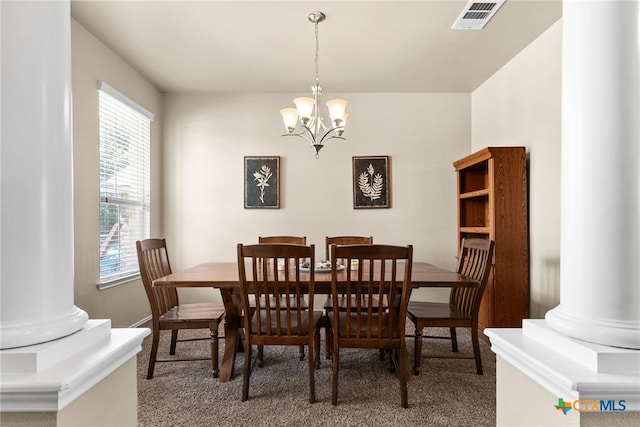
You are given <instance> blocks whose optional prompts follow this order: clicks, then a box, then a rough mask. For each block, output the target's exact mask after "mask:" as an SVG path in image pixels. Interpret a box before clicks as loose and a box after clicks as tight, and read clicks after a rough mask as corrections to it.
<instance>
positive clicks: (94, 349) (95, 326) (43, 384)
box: [0, 320, 149, 425]
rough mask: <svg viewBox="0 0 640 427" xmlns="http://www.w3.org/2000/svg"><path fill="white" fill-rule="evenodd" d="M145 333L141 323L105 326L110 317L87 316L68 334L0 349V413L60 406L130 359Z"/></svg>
mask: <svg viewBox="0 0 640 427" xmlns="http://www.w3.org/2000/svg"><path fill="white" fill-rule="evenodd" d="M148 334H149V329H147V328H130V329H111V321H110V320H89V321H88V322H87V323H86V325H85V327H84V328H82V329H81V330H80V331H78V332H76V333H75V334H72V335H69V336H68V337H64V338H60V339H58V340H54V341H50V342H47V343H43V344H38V345H34V346H29V347H20V348H16V349H10V350H1V351H0V364H1V365H2V376H1V377H0V407H1V408H2V413H3V414H5V413H20V412H23V413H29V412H34V413H35V412H43V413H45V412H58V411H60V410H62V409H63V408H65V407H66V406H67V405H69V404H70V403H72V402H73V401H75V400H76V399H78V398H79V397H80V396H82V395H83V394H84V393H85V392H87V391H88V390H90V389H91V388H92V387H94V386H95V385H96V384H98V383H99V382H101V381H102V380H104V379H105V378H106V377H108V376H109V375H111V374H112V373H113V372H114V371H116V370H117V369H118V368H120V367H121V366H123V365H124V364H125V363H127V362H128V361H130V360H131V359H132V358H135V356H136V354H137V353H139V352H140V350H141V349H142V340H143V338H144V337H145V336H147V335H148ZM134 377H135V370H134ZM104 405H109V404H108V402H104ZM98 424H99V423H98ZM3 425H4V423H3Z"/></svg>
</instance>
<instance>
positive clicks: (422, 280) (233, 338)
mask: <svg viewBox="0 0 640 427" xmlns="http://www.w3.org/2000/svg"><path fill="white" fill-rule="evenodd" d="M399 267H401V268H398V271H397V275H398V277H399V278H400V277H402V275H403V274H404V264H403V263H399ZM346 270H347V269H346V268H345V269H342V270H340V271H338V275H337V281H338V284H340V283H341V282H342V281H345V280H346V277H347V272H346ZM303 275H304V274H303ZM306 276H307V280H308V276H309V273H306ZM303 279H304V277H303ZM153 286H156V287H175V288H216V289H219V290H220V295H221V296H222V300H223V303H224V306H225V311H226V314H225V346H224V354H223V357H222V365H221V367H220V375H219V377H218V380H219V381H220V382H227V381H229V380H231V378H232V375H233V371H234V365H235V359H236V353H237V352H238V351H240V350H241V349H242V340H241V337H242V335H241V333H242V317H241V313H242V307H241V304H240V298H239V292H240V276H239V274H238V264H237V262H206V263H202V264H198V265H196V266H193V267H190V268H187V269H185V270H183V271H179V272H175V273H171V274H169V275H167V276H163V277H160V278H158V279H156V280H154V281H153ZM470 286H471V287H473V286H479V283H478V282H477V281H475V280H474V279H472V278H469V277H466V276H463V275H461V274H459V273H456V272H454V271H449V270H446V269H443V268H440V267H436V266H435V265H432V264H430V263H427V262H419V261H414V262H413V264H412V269H411V288H412V289H413V288H426V287H428V288H452V287H470ZM314 291H315V293H316V294H330V293H331V272H330V271H315V272H314Z"/></svg>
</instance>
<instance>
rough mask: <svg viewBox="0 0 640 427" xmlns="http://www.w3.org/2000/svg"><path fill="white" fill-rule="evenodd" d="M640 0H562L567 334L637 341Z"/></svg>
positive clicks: (553, 318) (563, 306)
mask: <svg viewBox="0 0 640 427" xmlns="http://www.w3.org/2000/svg"><path fill="white" fill-rule="evenodd" d="M639 26H640V4H639V3H638V2H636V1H571V0H570V1H565V2H563V51H562V55H563V56H562V57H563V61H562V175H561V176H562V187H561V189H562V202H561V206H562V211H561V242H562V244H561V252H560V253H561V257H560V265H561V270H560V271H561V272H560V283H561V288H560V305H559V306H557V307H556V308H554V309H553V310H551V311H549V312H548V313H547V315H546V320H547V322H548V323H549V325H550V326H551V327H552V328H553V329H555V330H557V331H559V332H561V333H563V334H565V335H568V336H570V337H574V338H578V339H581V340H585V341H589V342H593V343H598V344H604V345H609V346H616V347H625V348H634V349H640V33H639Z"/></svg>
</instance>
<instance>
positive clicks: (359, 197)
mask: <svg viewBox="0 0 640 427" xmlns="http://www.w3.org/2000/svg"><path fill="white" fill-rule="evenodd" d="M390 176H391V174H390V170H389V156H354V157H353V208H354V209H376V208H390V207H391V181H390V179H389V178H390Z"/></svg>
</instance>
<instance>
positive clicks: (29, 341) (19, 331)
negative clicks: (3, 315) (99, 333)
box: [0, 295, 89, 351]
mask: <svg viewBox="0 0 640 427" xmlns="http://www.w3.org/2000/svg"><path fill="white" fill-rule="evenodd" d="M3 296H4V295H3ZM88 318H89V315H88V314H87V312H86V311H84V310H81V309H79V308H78V307H76V306H75V305H74V306H72V307H71V308H70V309H68V310H66V311H65V312H63V313H61V314H60V315H59V316H58V317H56V318H53V319H51V318H49V319H37V320H36V321H35V322H33V321H24V320H20V321H15V322H11V321H8V322H7V321H3V322H0V341H1V342H0V351H1V350H7V349H12V348H16V347H24V346H36V345H37V344H40V343H44V342H47V341H52V340H57V339H58V338H62V337H65V336H68V335H71V334H73V333H75V332H78V331H80V330H81V329H82V327H83V326H84V325H85V323H87V319H88Z"/></svg>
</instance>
